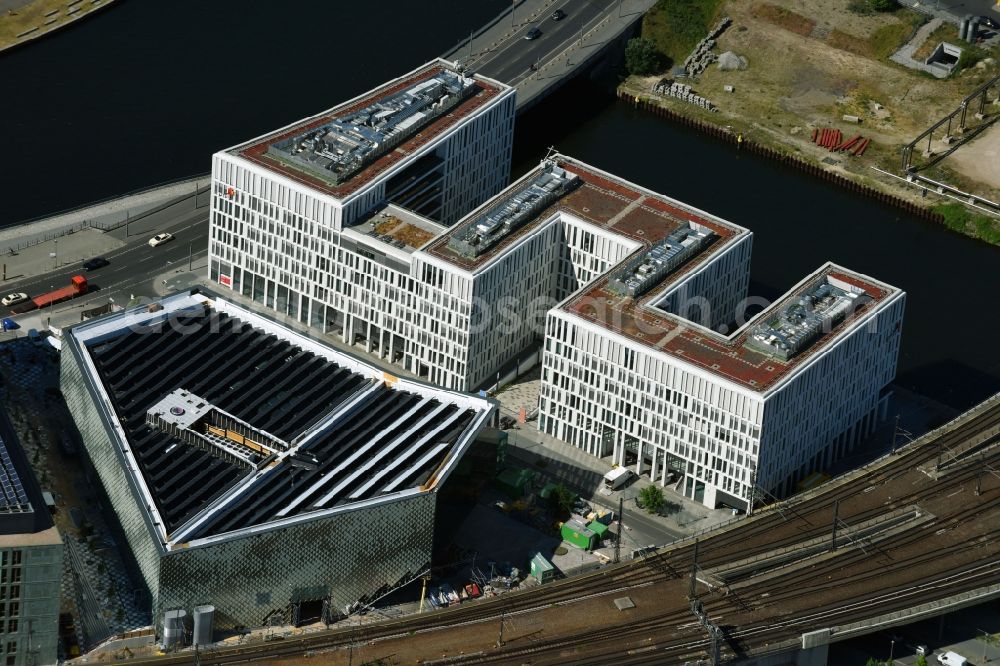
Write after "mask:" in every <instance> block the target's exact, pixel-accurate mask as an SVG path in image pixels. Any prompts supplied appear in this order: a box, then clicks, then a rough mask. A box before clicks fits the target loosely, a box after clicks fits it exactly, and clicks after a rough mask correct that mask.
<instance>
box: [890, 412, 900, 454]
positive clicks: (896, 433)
mask: <svg viewBox="0 0 1000 666" xmlns="http://www.w3.org/2000/svg"><path fill="white" fill-rule="evenodd" d="M897 437H899V414H896V425H895V426H893V428H892V447H891V448H890V450H889V452H890V453H895V452H896V438H897Z"/></svg>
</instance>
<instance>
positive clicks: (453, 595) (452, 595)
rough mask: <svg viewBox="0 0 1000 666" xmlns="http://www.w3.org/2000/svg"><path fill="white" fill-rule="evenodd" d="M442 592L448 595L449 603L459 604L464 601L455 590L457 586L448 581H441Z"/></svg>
mask: <svg viewBox="0 0 1000 666" xmlns="http://www.w3.org/2000/svg"><path fill="white" fill-rule="evenodd" d="M441 594H443V595H444V596H446V597H448V603H451V604H457V603H461V601H462V598H461V597H460V596H459V595H458V593H457V592H455V588H453V587H452V586H451V585H449V584H448V583H441Z"/></svg>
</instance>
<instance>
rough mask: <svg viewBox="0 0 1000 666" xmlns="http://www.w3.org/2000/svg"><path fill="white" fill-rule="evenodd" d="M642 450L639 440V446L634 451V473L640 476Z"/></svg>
mask: <svg viewBox="0 0 1000 666" xmlns="http://www.w3.org/2000/svg"><path fill="white" fill-rule="evenodd" d="M643 448H644V447H643V445H642V440H639V446H637V447H636V450H635V473H636V474H637V475H640V476H641V475H642V461H643V455H642V454H643V451H642V449H643Z"/></svg>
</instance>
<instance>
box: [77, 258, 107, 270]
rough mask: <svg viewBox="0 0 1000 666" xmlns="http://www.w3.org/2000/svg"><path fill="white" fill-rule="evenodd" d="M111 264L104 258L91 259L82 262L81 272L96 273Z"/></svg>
mask: <svg viewBox="0 0 1000 666" xmlns="http://www.w3.org/2000/svg"><path fill="white" fill-rule="evenodd" d="M110 263H111V262H110V261H108V260H107V259H105V258H104V257H94V258H93V259H88V260H87V261H85V262H83V270H85V271H96V270H97V269H98V268H104V267H105V266H107V265H108V264H110Z"/></svg>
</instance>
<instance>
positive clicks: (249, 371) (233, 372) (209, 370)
mask: <svg viewBox="0 0 1000 666" xmlns="http://www.w3.org/2000/svg"><path fill="white" fill-rule="evenodd" d="M207 314H209V315H210V316H206V313H201V312H198V313H186V314H183V315H175V321H174V323H173V324H172V325H168V326H164V327H163V328H162V330H161V331H159V332H156V333H150V332H148V331H140V330H130V331H129V332H127V333H124V334H122V335H120V336H118V337H115V338H113V339H110V340H106V341H98V342H95V343H93V344H92V345H91V346H90V354H91V357H92V358H93V359H94V363H95V365H96V366H97V369H98V373H99V375H100V377H101V379H102V381H103V383H104V385H105V387H106V390H107V392H108V394H109V396H110V398H111V402H112V404H113V406H114V408H115V411H116V413H117V416H118V418H119V419H120V421H121V423H122V426H123V427H124V429H125V431H126V435H127V438H128V440H129V443H130V445H131V447H132V450H133V453H134V455H135V457H136V459H137V460H138V463H139V467H140V471H141V473H142V475H143V478H144V479H145V481H146V484H147V486H148V487H149V489H150V492H151V494H152V496H153V499H154V502H155V503H156V507H157V510H158V511H159V513H160V515H161V516H162V518H163V520H164V523H165V527H166V530H167V532H168V533H169V532H172V531H174V530H175V529H176V528H178V527H180V526H181V525H183V524H184V523H185V522H187V521H188V520H189V519H191V518H192V517H193V516H195V515H197V514H198V513H199V512H201V511H202V510H203V509H204V508H205V507H206V506H207V505H209V504H210V503H212V502H213V501H214V500H216V499H217V498H219V497H220V496H221V495H222V494H224V493H225V492H226V491H227V490H229V489H230V488H232V487H233V486H234V485H235V484H236V483H238V482H239V481H240V480H241V479H244V478H246V476H247V475H248V474H250V473H254V472H253V471H251V470H247V468H246V467H244V466H241V465H238V464H235V463H234V462H230V461H227V460H225V459H223V458H222V457H219V456H217V455H214V453H213V452H212V451H211V450H206V449H202V448H198V447H195V446H192V445H189V444H187V443H185V442H183V441H181V440H180V439H178V438H176V437H174V436H172V435H170V434H168V433H167V432H165V431H163V430H160V429H158V428H155V427H152V426H150V425H149V424H147V423H146V412H147V411H149V409H150V408H151V407H153V406H154V405H155V404H157V403H158V402H159V401H161V400H162V399H163V398H164V396H166V395H167V394H169V393H170V392H171V391H173V390H174V389H176V388H183V389H185V390H187V391H189V392H190V393H192V394H194V395H197V396H199V397H200V398H202V399H204V400H205V401H206V402H208V403H210V404H212V405H213V406H215V407H216V408H218V409H220V410H223V411H225V412H228V413H229V414H232V415H233V416H235V417H237V418H239V419H241V420H243V421H245V422H246V423H247V424H249V425H250V426H252V427H253V428H255V429H257V430H263V431H266V432H268V433H271V434H272V435H274V436H275V437H278V438H280V439H282V440H284V441H293V440H295V438H296V436H297V435H300V434H302V433H304V432H305V431H307V430H309V429H310V428H311V427H312V426H314V425H317V424H318V423H319V422H320V421H321V420H323V419H325V418H327V417H328V416H329V415H330V414H331V413H332V412H333V411H334V410H336V409H337V408H338V407H340V406H343V405H346V404H349V403H350V401H352V400H354V401H355V402H354V403H353V404H352V406H351V411H350V413H347V414H343V415H341V416H340V417H339V418H338V419H337V420H336V421H335V422H333V423H332V424H329V425H326V426H324V428H325V429H324V430H323V431H322V432H320V433H319V434H317V435H315V437H314V438H313V439H312V440H309V441H308V443H307V444H305V445H303V447H302V449H300V453H299V454H296V455H297V456H298V457H299V460H308V461H309V464H297V463H296V462H295V461H294V460H292V459H291V458H290V459H286V460H284V461H283V462H281V463H279V464H278V465H276V466H274V467H271V468H269V469H267V470H266V471H265V473H264V474H263V475H262V476H261V477H259V478H257V479H255V480H254V481H253V483H252V484H251V485H250V486H249V487H248V488H246V490H245V491H243V492H242V494H241V495H238V496H236V497H235V498H233V499H232V500H231V501H230V503H229V504H228V505H226V506H225V507H224V508H222V509H221V510H218V511H217V512H216V513H215V514H209V515H208V516H207V518H206V519H205V520H203V521H202V522H201V523H200V524H199V525H198V527H197V528H196V530H195V531H193V532H190V533H186V534H185V540H189V539H194V538H198V537H200V536H207V535H211V534H221V533H224V532H228V531H230V530H234V529H239V528H243V527H249V526H252V525H258V524H261V523H265V522H267V521H270V520H274V519H278V518H282V517H286V516H293V515H297V514H300V513H303V512H307V511H312V510H317V509H328V508H332V507H335V506H338V505H341V504H343V503H346V502H355V501H360V500H363V499H366V498H370V497H375V496H378V495H380V494H383V493H387V492H394V491H398V490H403V489H407V488H413V487H416V486H418V485H421V484H423V483H426V482H427V481H428V479H430V478H431V477H432V476H433V474H434V472H435V470H437V469H438V468H439V467H440V466H441V464H442V462H443V461H444V460H446V459H447V456H448V455H449V453H450V452H451V451H452V449H453V447H454V446H455V445H456V444H457V443H458V442H459V441H460V440H461V437H462V434H463V433H464V432H465V430H466V429H467V428H468V427H469V425H470V424H471V423H472V421H473V419H474V418H475V416H476V414H477V410H476V409H473V408H464V407H459V406H457V405H455V404H452V403H442V402H441V401H439V400H437V399H435V398H433V397H427V396H423V395H418V394H416V393H412V392H408V391H405V390H394V389H390V388H389V387H387V386H385V385H384V384H382V383H381V382H380V381H378V382H377V381H376V380H374V379H371V378H370V377H368V376H365V375H361V374H359V373H355V372H352V371H350V370H347V369H345V368H343V367H341V366H339V365H337V364H336V363H334V362H333V361H331V360H329V359H326V358H324V357H321V356H318V355H316V354H314V353H313V352H310V351H306V350H303V349H302V348H300V347H298V346H296V345H294V344H292V343H290V342H288V341H287V340H283V339H281V338H279V337H278V336H276V335H273V334H270V333H265V332H263V331H261V330H258V329H254V328H253V327H252V326H250V325H249V324H247V323H246V322H243V321H241V320H240V319H238V318H236V317H231V316H229V315H225V314H219V313H217V312H215V311H212V310H207ZM362 395H364V398H363V399H360V400H359V399H358V398H359V397H361V396H362Z"/></svg>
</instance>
